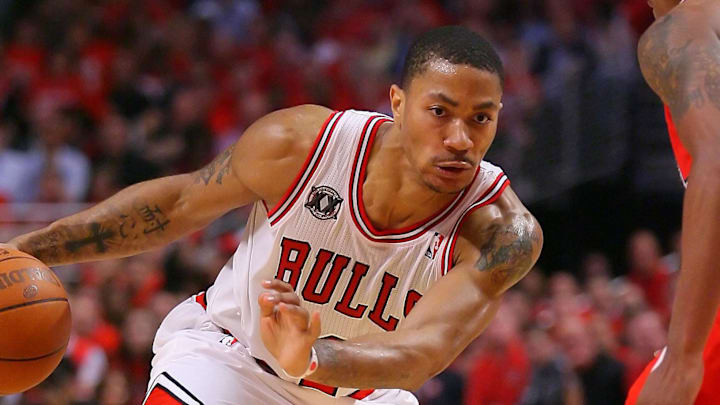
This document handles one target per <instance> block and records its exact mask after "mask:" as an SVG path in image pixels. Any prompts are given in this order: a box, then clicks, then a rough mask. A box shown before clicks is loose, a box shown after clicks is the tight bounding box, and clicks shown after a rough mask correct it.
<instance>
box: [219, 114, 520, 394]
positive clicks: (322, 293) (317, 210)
mask: <svg viewBox="0 0 720 405" xmlns="http://www.w3.org/2000/svg"><path fill="white" fill-rule="evenodd" d="M389 121H391V118H389V117H387V116H385V115H381V114H377V113H370V112H362V111H354V110H349V111H343V112H335V113H333V114H331V116H330V117H329V118H328V119H327V121H326V122H325V124H324V126H323V128H322V130H321V131H320V133H319V134H318V137H317V140H316V142H315V144H314V146H313V149H312V151H311V152H310V154H309V156H308V158H307V160H306V162H305V165H304V167H303V169H302V171H301V172H300V174H298V175H297V177H296V179H295V182H294V183H293V186H292V187H291V189H290V190H288V192H287V193H286V194H285V196H284V197H283V199H282V201H280V202H279V203H278V204H277V205H276V206H275V207H272V208H270V207H268V206H267V205H266V204H265V203H264V202H262V201H261V202H258V203H256V204H255V206H254V207H253V209H252V212H251V214H250V217H249V219H248V223H247V228H246V229H245V232H244V234H243V237H242V240H241V242H240V245H239V246H238V249H237V251H236V252H235V255H234V256H233V257H232V259H231V260H230V261H229V262H228V263H227V264H226V265H225V267H223V269H222V270H221V272H220V274H219V275H218V278H217V280H216V281H215V284H214V285H213V287H211V288H210V290H209V291H208V294H207V296H208V313H209V314H210V317H211V319H212V320H213V322H215V323H216V324H217V325H218V326H220V327H222V328H225V329H227V330H228V331H230V333H232V334H233V335H234V336H235V337H236V338H237V339H238V340H239V341H240V342H241V343H242V344H244V345H246V346H247V347H248V348H249V349H250V352H251V353H252V355H253V356H254V357H256V358H259V359H262V360H264V361H266V362H267V363H268V364H269V365H270V366H271V367H272V368H273V369H275V370H280V369H281V368H280V367H279V365H278V363H277V362H276V361H275V359H274V358H273V356H272V355H271V354H270V353H269V352H268V351H267V349H266V348H265V346H264V344H263V342H262V339H261V337H260V319H259V318H260V309H259V305H258V302H257V301H258V296H259V295H260V293H262V292H263V291H264V289H263V288H262V286H261V282H262V281H263V280H269V279H273V278H277V279H281V280H284V281H286V282H288V283H290V284H291V285H292V286H293V287H294V288H295V292H296V293H297V294H298V295H299V297H300V299H301V301H302V305H303V307H305V308H307V309H308V310H309V311H311V312H312V311H319V312H320V314H321V319H322V334H321V337H326V338H338V339H343V340H345V339H350V338H353V337H355V336H359V335H364V334H368V333H377V332H382V331H392V330H395V329H396V328H397V327H398V326H399V325H400V324H401V323H402V322H403V319H405V317H406V316H407V314H408V312H410V310H411V309H412V308H413V306H414V305H415V303H416V302H417V301H418V300H419V299H420V298H421V297H422V296H423V294H425V293H426V292H427V291H428V290H429V289H430V288H431V286H432V284H433V283H434V282H435V281H436V280H438V279H439V278H440V277H442V276H443V275H444V274H445V273H446V272H447V271H448V269H449V268H451V266H452V257H453V248H454V245H455V241H456V239H457V233H458V229H459V227H460V225H461V224H462V222H463V219H464V218H465V217H466V216H467V215H468V214H469V213H470V212H472V211H473V210H475V209H477V208H479V207H482V206H484V205H487V204H490V203H492V202H493V201H495V200H496V199H497V198H498V197H499V196H500V194H501V193H502V191H503V190H504V189H505V188H506V187H507V185H508V184H509V181H508V180H507V177H506V176H505V175H504V174H503V172H502V170H501V169H500V168H499V167H497V166H494V165H492V164H490V163H488V162H482V163H481V165H480V166H479V168H478V170H477V172H476V174H475V178H474V180H473V182H472V184H471V185H470V186H468V187H467V188H466V189H465V190H463V191H462V192H461V193H459V194H458V195H457V197H456V198H455V199H454V200H453V201H452V202H451V203H450V204H448V205H447V206H446V207H445V208H443V209H442V210H440V211H439V212H437V213H436V214H435V215H433V216H432V217H430V218H427V219H426V220H424V221H422V222H419V223H416V224H414V225H412V226H408V227H406V228H403V229H396V230H378V229H376V228H375V227H373V225H372V224H371V222H370V221H369V220H368V216H367V213H366V210H365V208H364V206H363V195H362V184H363V180H364V178H365V171H366V167H367V161H368V158H369V154H370V151H371V150H372V145H373V141H374V139H375V135H376V133H377V131H378V128H379V127H380V125H381V124H383V123H385V122H389ZM278 374H281V373H278ZM294 382H297V381H294ZM300 383H301V385H313V384H306V382H302V381H301V382H300ZM313 386H314V385H313ZM316 388H318V387H316ZM318 389H320V390H322V391H324V392H326V393H328V394H330V395H349V394H352V393H354V392H356V391H355V390H354V389H343V388H341V389H339V390H338V389H329V388H328V387H325V388H322V387H320V388H318Z"/></svg>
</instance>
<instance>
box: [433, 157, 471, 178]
mask: <svg viewBox="0 0 720 405" xmlns="http://www.w3.org/2000/svg"><path fill="white" fill-rule="evenodd" d="M469 170H473V165H471V164H470V163H468V162H461V161H450V162H441V163H437V164H435V171H436V172H437V174H438V175H439V176H440V177H445V178H450V179H455V178H457V177H459V176H463V175H465V174H466V173H467V172H468V171H469Z"/></svg>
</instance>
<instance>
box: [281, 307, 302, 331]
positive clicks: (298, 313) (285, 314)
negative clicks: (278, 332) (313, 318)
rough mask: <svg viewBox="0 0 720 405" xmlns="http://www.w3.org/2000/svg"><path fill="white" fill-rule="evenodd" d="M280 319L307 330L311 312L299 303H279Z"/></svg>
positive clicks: (299, 328)
mask: <svg viewBox="0 0 720 405" xmlns="http://www.w3.org/2000/svg"><path fill="white" fill-rule="evenodd" d="M278 311H279V312H280V320H281V322H284V323H286V324H289V325H290V326H292V327H293V328H296V329H298V330H300V331H305V330H307V328H308V321H309V314H308V312H307V310H306V309H304V308H302V307H299V306H297V305H288V304H283V303H281V304H278Z"/></svg>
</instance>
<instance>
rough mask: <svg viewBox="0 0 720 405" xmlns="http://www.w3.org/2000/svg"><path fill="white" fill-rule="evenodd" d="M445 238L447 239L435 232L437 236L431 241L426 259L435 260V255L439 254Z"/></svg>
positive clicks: (426, 252)
mask: <svg viewBox="0 0 720 405" xmlns="http://www.w3.org/2000/svg"><path fill="white" fill-rule="evenodd" d="M443 238H445V236H444V235H440V234H439V233H437V232H435V236H433V238H432V240H431V241H430V245H429V246H428V248H427V250H426V251H425V257H427V258H428V259H430V260H432V259H434V258H435V254H436V253H437V251H438V249H440V244H441V243H442V241H443Z"/></svg>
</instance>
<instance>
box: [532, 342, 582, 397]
mask: <svg viewBox="0 0 720 405" xmlns="http://www.w3.org/2000/svg"><path fill="white" fill-rule="evenodd" d="M527 345H528V354H529V358H530V362H531V364H532V375H531V377H530V383H529V384H528V387H527V389H526V390H525V392H524V393H523V396H522V400H521V401H520V404H521V405H557V404H566V405H579V404H582V391H581V389H580V384H579V381H578V378H577V376H575V375H574V374H573V372H572V371H571V370H570V369H569V367H568V365H567V364H566V362H565V361H564V360H563V358H562V355H561V353H560V351H559V349H558V347H557V344H556V343H555V342H554V341H553V340H552V338H551V337H550V335H548V334H547V332H545V331H544V330H542V329H539V328H533V329H531V330H530V331H528V333H527Z"/></svg>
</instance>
